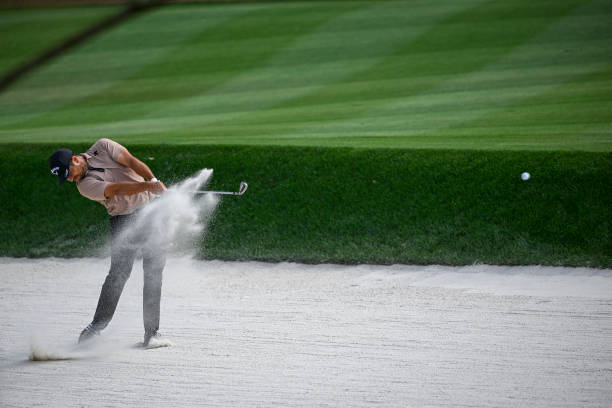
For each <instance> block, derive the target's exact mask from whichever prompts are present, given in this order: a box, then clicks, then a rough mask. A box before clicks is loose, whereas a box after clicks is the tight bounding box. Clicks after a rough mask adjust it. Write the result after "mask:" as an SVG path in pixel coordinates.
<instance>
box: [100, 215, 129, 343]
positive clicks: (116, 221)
mask: <svg viewBox="0 0 612 408" xmlns="http://www.w3.org/2000/svg"><path fill="white" fill-rule="evenodd" d="M131 219H132V217H131V216H115V217H111V219H110V233H111V266H110V270H109V271H108V275H107V276H106V280H105V281H104V285H102V290H101V291H100V298H99V299H98V307H97V308H96V313H95V315H94V319H93V321H92V322H91V325H92V328H93V329H94V330H97V331H99V330H102V329H104V328H105V327H106V326H107V325H108V323H109V322H110V321H111V319H112V318H113V315H114V314H115V310H116V309H117V304H118V303H119V298H120V297H121V292H123V287H124V286H125V283H126V282H127V280H128V278H129V277H130V273H131V272H132V266H133V265H134V259H135V258H136V253H137V248H136V247H135V246H133V245H131V242H130V239H128V238H127V237H125V236H123V232H124V231H125V228H126V227H127V226H128V225H129V224H130V222H131Z"/></svg>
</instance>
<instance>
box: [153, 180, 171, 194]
mask: <svg viewBox="0 0 612 408" xmlns="http://www.w3.org/2000/svg"><path fill="white" fill-rule="evenodd" d="M150 183H151V189H150V190H149V191H151V192H152V193H153V194H163V193H164V192H165V191H166V190H167V188H166V185H165V184H164V183H162V182H161V181H156V182H150Z"/></svg>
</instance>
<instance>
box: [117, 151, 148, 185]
mask: <svg viewBox="0 0 612 408" xmlns="http://www.w3.org/2000/svg"><path fill="white" fill-rule="evenodd" d="M117 163H119V164H121V165H122V166H125V167H129V168H130V169H132V170H134V171H135V172H136V173H138V175H140V176H141V177H143V178H144V179H145V180H151V179H152V178H154V177H155V176H154V175H153V172H152V171H151V169H150V168H149V166H147V165H146V164H144V163H143V162H141V161H140V160H138V159H137V158H136V157H134V156H132V155H131V154H130V152H128V151H127V149H124V150H123V151H122V152H121V153H119V157H117Z"/></svg>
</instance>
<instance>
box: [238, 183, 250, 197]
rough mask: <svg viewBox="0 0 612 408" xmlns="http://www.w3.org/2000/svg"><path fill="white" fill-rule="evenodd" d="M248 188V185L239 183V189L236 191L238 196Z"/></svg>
mask: <svg viewBox="0 0 612 408" xmlns="http://www.w3.org/2000/svg"><path fill="white" fill-rule="evenodd" d="M248 187H249V185H248V184H247V183H246V182H244V181H243V182H241V183H240V188H239V189H238V195H243V194H244V192H245V191H246V189H247V188H248Z"/></svg>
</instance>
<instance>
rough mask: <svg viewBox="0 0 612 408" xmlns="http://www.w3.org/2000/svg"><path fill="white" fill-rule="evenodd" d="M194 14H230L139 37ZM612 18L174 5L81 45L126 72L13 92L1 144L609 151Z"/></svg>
mask: <svg viewBox="0 0 612 408" xmlns="http://www.w3.org/2000/svg"><path fill="white" fill-rule="evenodd" d="M244 7H246V8H244ZM184 10H190V11H193V13H192V14H194V15H198V18H201V19H205V20H207V21H208V17H207V16H208V15H209V14H208V13H210V15H211V16H213V17H212V20H215V21H216V22H217V23H215V24H208V25H206V26H203V27H201V26H199V25H198V19H197V18H193V17H192V19H191V22H192V23H193V24H194V27H193V28H192V29H190V30H187V29H183V28H178V25H177V24H176V23H175V25H172V24H171V26H173V27H174V28H169V29H168V33H172V32H173V31H175V30H179V32H183V33H184V34H183V38H182V40H181V41H170V40H165V41H163V40H162V41H160V43H161V44H162V45H161V46H160V48H159V49H157V48H155V45H154V42H153V41H148V40H140V38H141V37H143V36H146V33H147V32H148V30H151V31H154V30H155V25H159V23H161V22H163V21H168V22H172V21H175V19H176V18H179V17H180V16H181V11H184ZM226 10H239V11H238V12H232V13H230V12H227V11H226ZM221 15H225V16H226V17H227V16H230V15H231V16H230V17H229V18H225V17H224V18H220V16H221ZM610 18H612V10H611V7H610V6H609V5H608V4H607V3H606V2H604V1H603V0H595V1H586V0H584V1H581V0H563V1H560V2H556V1H555V2H553V1H543V2H537V3H531V2H528V1H526V0H512V1H509V2H497V1H482V0H474V1H469V2H459V3H458V2H455V1H450V0H447V1H441V2H434V3H432V2H427V1H389V2H370V1H363V2H295V3H294V2H292V3H262V4H257V5H252V4H248V5H241V4H240V5H215V6H214V7H213V6H208V5H190V6H172V7H167V8H163V9H159V10H158V11H156V12H155V13H151V14H150V15H147V16H143V18H141V19H138V20H136V21H134V22H131V23H130V24H128V25H127V26H126V27H123V28H122V31H121V30H119V31H120V32H122V33H123V34H122V35H118V32H119V31H117V32H111V33H108V34H107V36H106V40H105V39H101V40H100V41H99V42H96V43H93V44H90V45H88V46H87V47H86V50H85V49H84V50H82V51H83V52H84V51H87V53H85V54H84V55H86V56H88V58H90V60H89V62H88V64H90V65H91V64H93V61H96V60H97V59H98V58H100V57H101V56H110V55H114V52H115V51H116V52H117V56H118V58H117V59H116V61H114V62H113V63H112V64H111V66H112V67H113V69H112V70H114V69H115V68H116V69H117V70H118V71H119V70H121V69H122V67H128V66H129V65H130V61H129V59H128V57H127V55H128V54H129V51H130V50H140V54H139V53H136V56H137V57H136V58H135V63H134V64H133V65H134V67H130V68H129V69H126V71H129V72H127V73H126V74H125V75H117V76H116V77H115V78H113V74H112V73H111V74H109V73H106V74H103V75H102V78H101V79H100V80H99V81H96V82H97V83H98V84H93V85H91V88H89V87H88V86H87V85H85V84H84V83H83V81H84V79H83V78H78V77H79V76H82V75H83V74H84V72H85V71H82V70H81V68H78V67H77V68H73V70H74V73H76V75H74V76H75V77H76V79H75V80H74V82H71V83H69V85H67V86H66V87H61V86H57V87H54V88H51V87H45V86H43V85H42V82H40V84H41V85H40V87H39V88H37V87H36V86H33V85H34V83H35V82H36V81H31V82H30V85H32V86H30V87H29V88H27V90H26V89H22V90H21V92H22V93H21V95H22V97H23V98H22V99H21V100H20V102H23V103H22V104H21V105H20V104H17V105H18V106H15V105H14V104H13V105H11V106H10V107H6V109H4V107H3V106H2V103H3V102H5V103H6V104H8V105H10V102H9V101H8V100H7V99H6V98H3V97H2V96H0V140H1V141H5V142H7V141H19V140H24V138H27V139H28V140H32V141H34V140H40V141H44V140H65V141H71V140H84V136H83V135H87V138H95V137H103V136H106V137H113V138H115V139H118V140H122V141H123V142H126V143H127V142H164V143H166V142H168V143H189V142H191V143H207V144H210V143H215V144H219V143H221V144H228V143H239V144H291V145H314V146H316V145H325V146H351V145H354V146H359V147H394V146H395V147H440V146H442V147H453V148H488V149H495V148H518V149H529V148H531V147H530V140H532V141H533V144H532V147H533V148H534V149H549V150H550V149H552V150H554V149H559V148H561V149H581V150H598V151H600V150H607V149H610V148H612V137H610V132H609V127H610V122H611V120H612V118H611V117H610V115H608V114H607V111H608V108H609V104H610V101H611V100H612V95H611V94H610V92H609V91H608V89H609V86H610V81H612V79H609V78H606V77H605V75H606V70H607V67H608V65H609V64H610V63H611V62H612V55H611V53H612V51H611V49H610V47H607V44H608V43H609V41H610V40H611V39H612V33H611V32H610V31H611V29H610V28H609V25H608V24H606V22H607V21H609V19H610ZM271 22H273V23H274V24H272V23H271ZM153 23H155V24H153ZM209 23H210V22H209ZM181 30H182V31H181ZM126 33H132V34H135V35H133V36H130V35H127V34H126ZM186 33H188V34H186ZM576 33H577V34H576ZM143 41H144V42H143ZM148 52H151V53H156V52H157V54H158V55H156V57H154V58H153V57H151V58H148V59H147V57H146V55H147V53H148ZM138 55H140V57H138ZM73 62H74V61H73ZM77 65H78V64H77ZM101 67H102V68H98V70H101V71H104V68H103V67H104V64H101ZM112 70H111V71H112ZM94 72H95V71H94ZM598 73H600V74H599V76H598ZM47 74H50V73H47ZM104 75H107V77H106V78H105V76H104ZM591 75H595V76H596V77H597V76H598V78H599V79H596V80H595V79H591V78H592V76H591ZM51 77H52V75H50V76H49V78H51ZM38 81H41V78H38ZM99 84H104V85H99ZM96 86H99V87H98V88H96ZM51 89H52V92H47V91H51ZM36 90H39V91H41V92H39V93H40V95H36V92H35V91H36ZM63 91H65V92H63ZM50 93H52V94H53V95H50ZM75 93H76V94H78V95H76V96H75V95H74V94H75ZM71 94H72V95H71ZM35 95H36V96H35ZM54 95H56V96H54ZM73 96H75V97H73ZM28 97H31V98H34V99H36V100H38V101H41V102H40V104H39V105H38V106H37V104H38V102H33V103H32V102H28V101H27V98H28ZM56 97H57V98H58V99H61V98H63V99H62V100H64V101H70V102H69V103H68V104H66V103H64V104H62V103H60V104H57V106H53V102H54V101H57V100H58V99H54V98H56ZM71 98H72V99H71ZM18 100H19V99H18ZM42 104H45V105H46V107H41V106H40V105H42ZM22 107H23V109H22ZM572 109H573V110H574V111H575V114H572V112H571V111H572ZM3 113H5V116H4V118H6V120H3V119H2V118H3V116H2V115H3ZM500 118H501V119H504V120H500ZM523 118H524V119H525V121H524V122H523V121H522V120H523ZM547 124H548V125H549V126H548V127H547V126H546V125H547ZM606 129H608V130H606ZM574 131H579V132H581V133H580V135H582V136H584V137H583V138H582V139H581V142H580V143H576V140H577V139H576V138H575V137H574V135H573V133H572V132H574ZM487 132H491V133H490V134H488V133H487ZM606 134H607V135H608V136H607V137H606ZM555 137H557V140H555ZM122 138H123V139H122ZM589 140H590V141H591V142H592V143H590V142H589Z"/></svg>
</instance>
